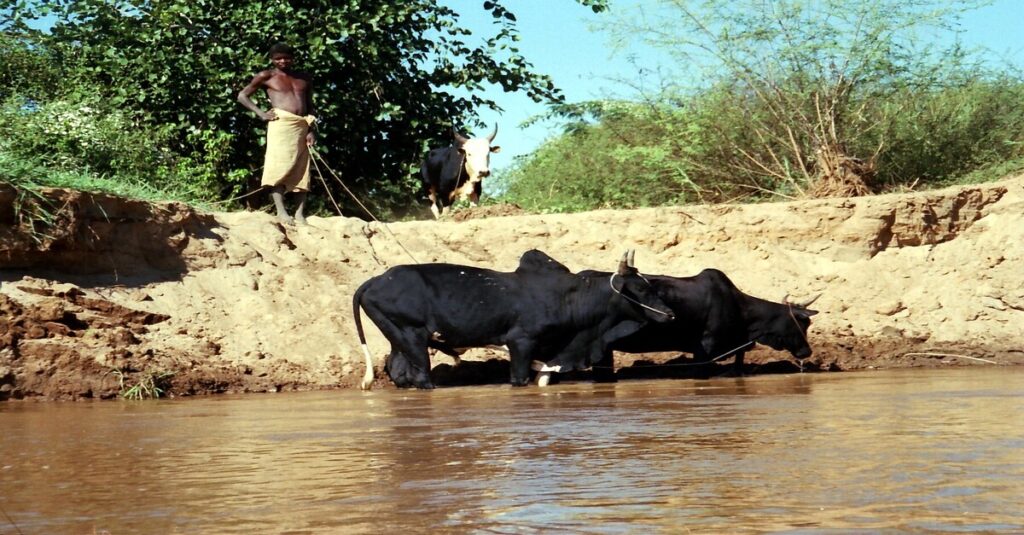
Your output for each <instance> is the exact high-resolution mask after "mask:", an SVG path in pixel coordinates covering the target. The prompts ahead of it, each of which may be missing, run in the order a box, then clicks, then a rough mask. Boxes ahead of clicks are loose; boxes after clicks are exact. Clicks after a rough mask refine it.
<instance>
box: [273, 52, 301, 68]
mask: <svg viewBox="0 0 1024 535" xmlns="http://www.w3.org/2000/svg"><path fill="white" fill-rule="evenodd" d="M294 61H295V58H293V57H292V55H291V54H287V53H284V52H275V53H274V55H272V56H270V62H271V63H273V64H274V67H277V68H278V69H280V70H282V71H287V70H288V69H290V68H291V66H292V62H294Z"/></svg>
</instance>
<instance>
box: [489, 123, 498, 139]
mask: <svg viewBox="0 0 1024 535" xmlns="http://www.w3.org/2000/svg"><path fill="white" fill-rule="evenodd" d="M496 135H498V123H494V130H493V131H492V132H491V135H489V136H487V142H488V143H490V142H492V141H494V136H496Z"/></svg>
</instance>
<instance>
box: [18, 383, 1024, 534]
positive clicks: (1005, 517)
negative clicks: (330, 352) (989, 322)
mask: <svg viewBox="0 0 1024 535" xmlns="http://www.w3.org/2000/svg"><path fill="white" fill-rule="evenodd" d="M1022 502H1024V369H1021V368H1005V367H991V368H977V367H974V368H961V369H943V370H898V371H876V372H863V373H836V374H799V375H785V376H760V377H751V378H743V379H714V380H707V381H693V380H657V381H623V382H620V383H617V384H611V385H609V384H590V383H577V384H560V385H556V386H553V387H549V388H547V389H538V388H536V387H528V388H518V389H513V388H511V387H507V386H486V387H458V388H447V389H438V390H435V391H432V392H420V391H400V390H379V391H374V392H370V393H363V392H355V391H337V392H314V393H292V394H266V395H247V396H221V397H209V398H197V399H179V400H163V401H149V402H90V403H0V508H2V513H5V514H6V515H7V517H9V518H6V517H4V515H3V514H0V534H7V533H19V532H20V533H25V534H30V533H31V534H35V533H47V534H51V533H52V534H59V533H77V534H91V533H103V532H104V531H106V532H109V533H111V534H115V535H117V534H123V533H346V534H349V533H399V532H409V533H425V532H430V533H440V532H461V533H465V532H477V533H541V532H543V533H551V532H565V533H723V532H731V533H737V532H741V533H742V532H750V533H756V532H790V533H805V532H806V533H820V532H840V533H846V532H856V533H865V532H878V531H892V532H898V531H913V532H983V533H992V532H996V533H999V532H1003V533H1020V532H1024V507H1022V506H1021V503H1022Z"/></svg>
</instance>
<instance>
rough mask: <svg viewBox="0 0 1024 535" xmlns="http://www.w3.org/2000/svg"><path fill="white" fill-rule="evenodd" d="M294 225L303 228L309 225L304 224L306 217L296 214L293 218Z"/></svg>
mask: <svg viewBox="0 0 1024 535" xmlns="http://www.w3.org/2000/svg"><path fill="white" fill-rule="evenodd" d="M295 224H296V225H298V226H300V227H305V226H307V225H309V223H307V222H306V217H305V216H303V215H298V214H296V216H295Z"/></svg>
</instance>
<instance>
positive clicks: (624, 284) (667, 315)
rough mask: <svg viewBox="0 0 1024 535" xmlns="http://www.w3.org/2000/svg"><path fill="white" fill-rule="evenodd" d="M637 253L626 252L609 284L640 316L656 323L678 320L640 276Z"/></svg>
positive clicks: (649, 284)
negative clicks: (634, 259)
mask: <svg viewBox="0 0 1024 535" xmlns="http://www.w3.org/2000/svg"><path fill="white" fill-rule="evenodd" d="M634 254H635V251H633V250H632V249H631V250H629V251H626V252H625V254H623V255H622V260H620V261H619V268H618V270H616V271H615V273H614V274H612V276H611V278H610V279H609V281H608V283H609V284H610V285H611V287H612V291H613V292H615V293H616V294H618V295H619V296H620V297H622V298H623V299H625V300H626V301H627V302H628V303H629V305H630V306H631V307H632V308H633V309H634V312H635V313H636V314H637V315H638V316H642V317H643V318H644V319H646V320H648V321H653V322H655V323H666V322H669V321H672V320H674V319H676V316H675V313H674V312H673V311H672V309H671V308H669V306H668V305H666V304H665V302H664V301H662V300H661V297H659V296H658V292H657V291H655V289H654V287H653V286H651V283H650V281H648V280H647V278H646V277H644V276H643V275H641V274H640V271H639V270H637V269H636V266H634V265H633V256H634Z"/></svg>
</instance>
